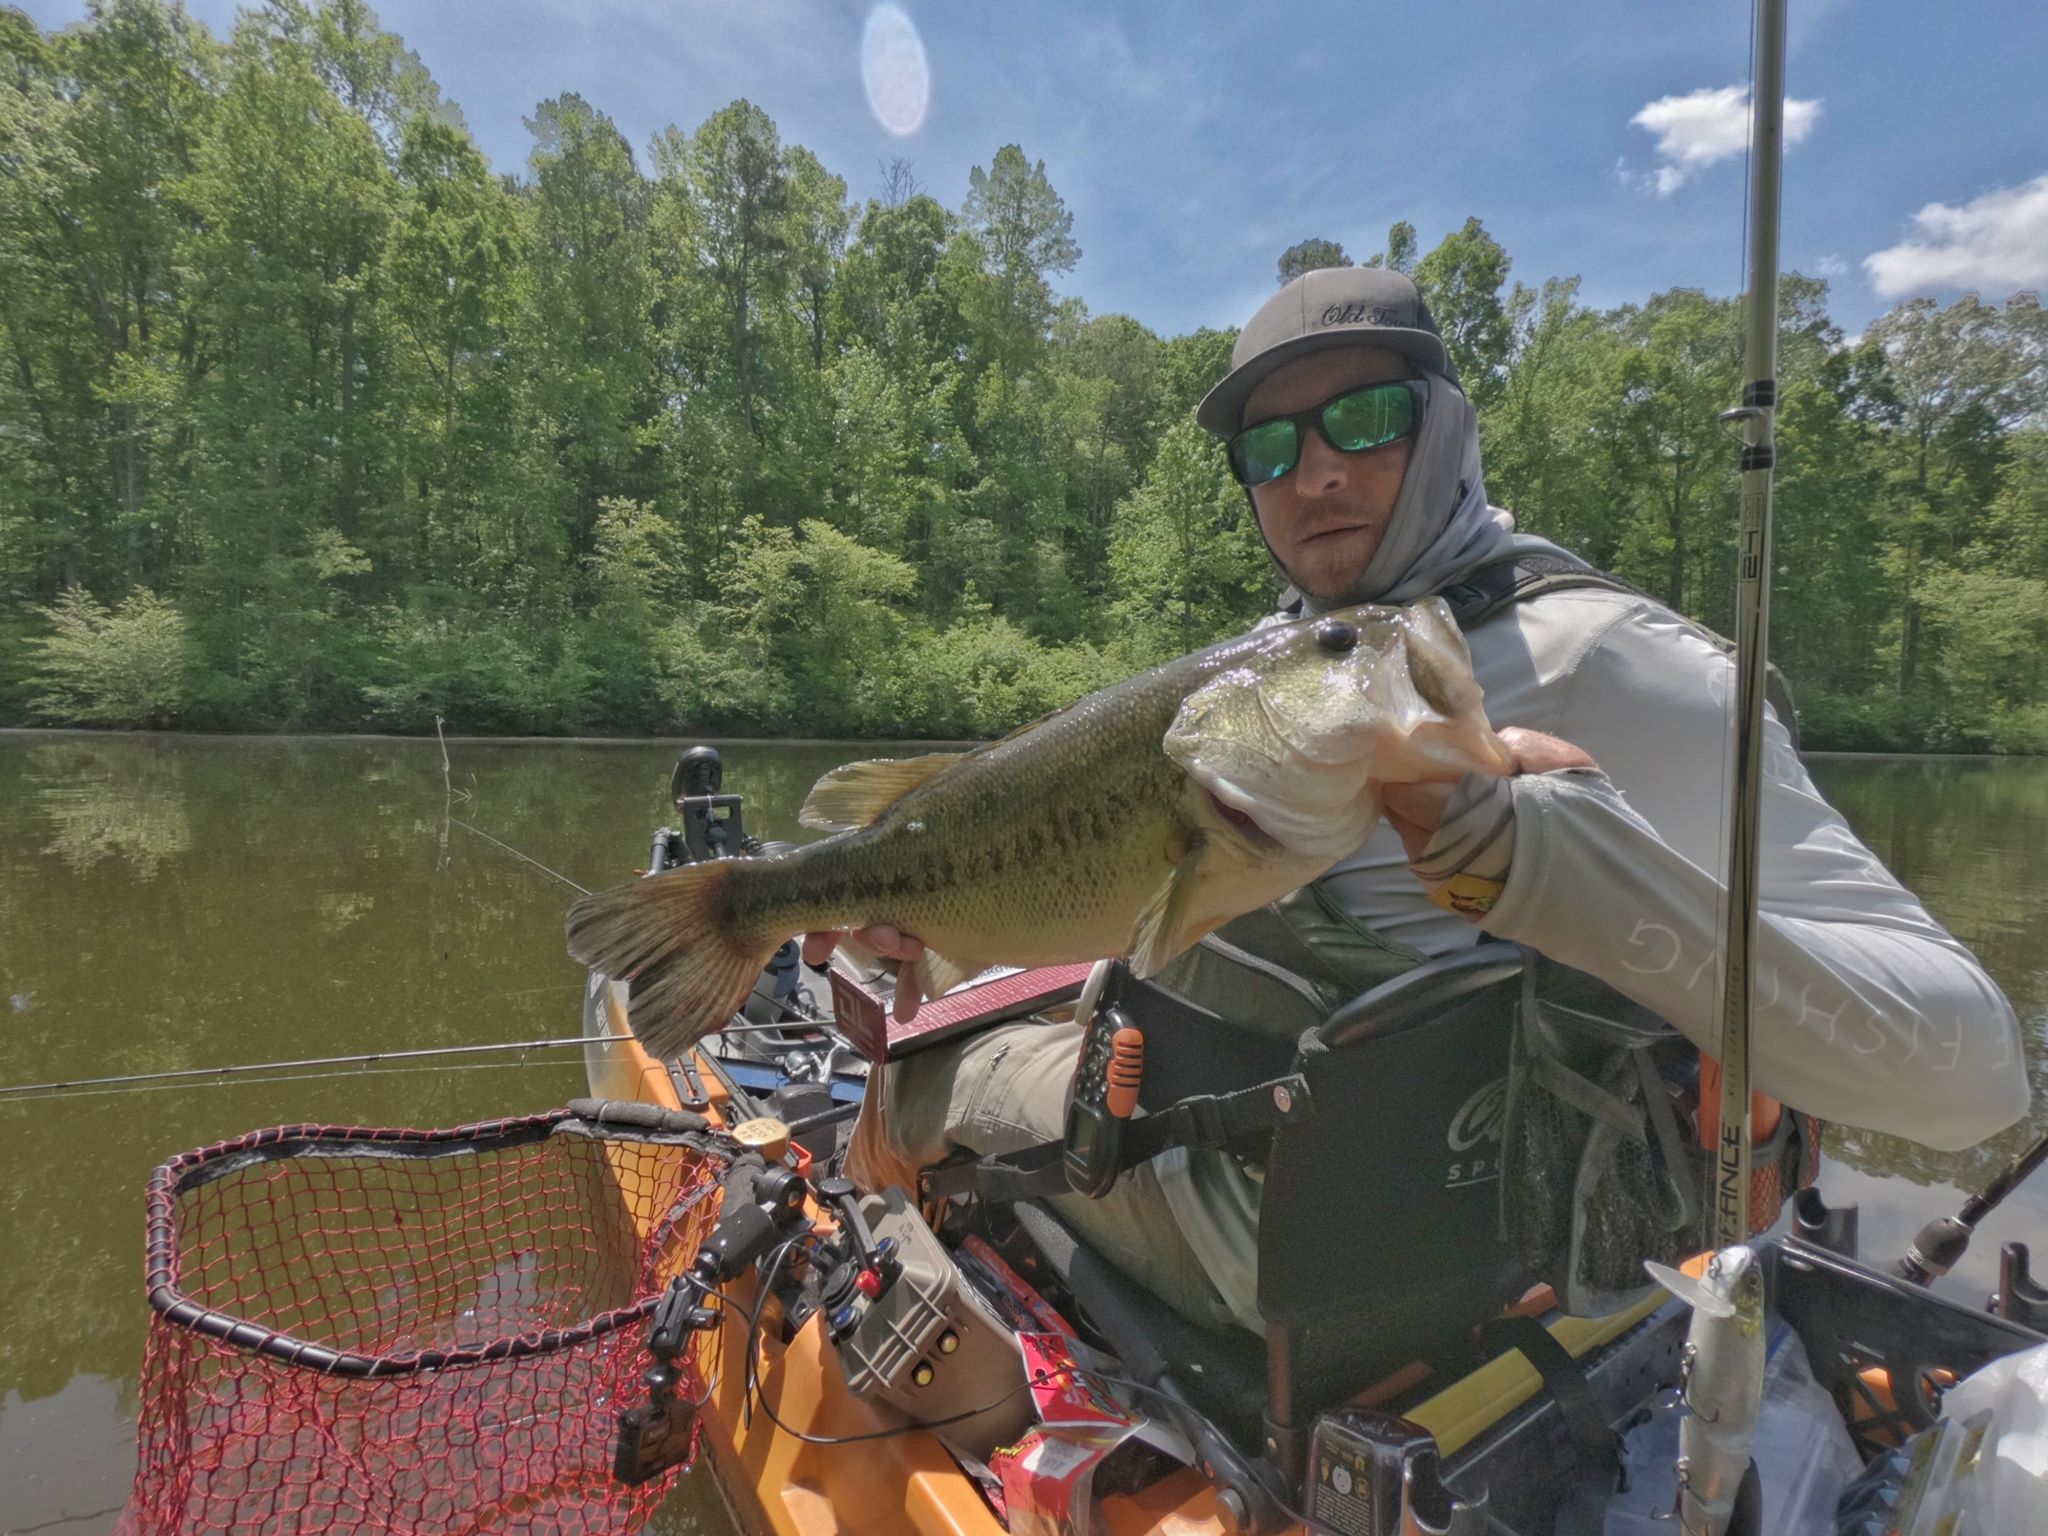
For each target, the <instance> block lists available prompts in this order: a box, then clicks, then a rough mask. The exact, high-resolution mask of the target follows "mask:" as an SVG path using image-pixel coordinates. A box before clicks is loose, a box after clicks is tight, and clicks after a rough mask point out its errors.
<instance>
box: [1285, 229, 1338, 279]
mask: <svg viewBox="0 0 2048 1536" xmlns="http://www.w3.org/2000/svg"><path fill="white" fill-rule="evenodd" d="M1350 265H1351V258H1350V257H1349V256H1346V255H1345V254H1344V247H1343V245H1342V243H1341V242H1339V241H1336V240H1318V239H1315V238H1310V239H1307V240H1298V241H1296V242H1295V243H1294V244H1293V245H1290V246H1289V247H1287V249H1286V250H1284V251H1282V252H1281V253H1280V261H1279V264H1278V266H1279V278H1280V286H1281V287H1282V288H1285V287H1286V286H1287V285H1288V284H1289V283H1291V282H1293V281H1294V280H1295V279H1296V278H1297V277H1300V276H1301V275H1302V274H1303V273H1305V272H1317V271H1320V270H1322V269H1323V268H1324V267H1348V266H1350Z"/></svg>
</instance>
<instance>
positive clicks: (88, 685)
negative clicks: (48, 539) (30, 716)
mask: <svg viewBox="0 0 2048 1536" xmlns="http://www.w3.org/2000/svg"><path fill="white" fill-rule="evenodd" d="M43 618H44V619H45V620H46V621H47V623H48V625H49V628H48V631H47V632H46V633H44V634H40V635H36V636H34V637H32V638H31V639H30V640H29V642H28V645H29V650H30V653H31V654H32V655H33V657H34V658H35V659H34V663H33V686H34V692H33V694H32V696H31V699H30V707H31V708H32V709H33V710H34V711H35V712H36V713H37V714H38V715H40V716H41V717H42V718H43V719H45V720H48V721H51V722H52V723H54V724H57V725H111V726H123V727H130V728H133V727H148V726H162V725H168V724H170V722H171V721H173V720H174V719H176V718H177V716H178V711H179V708H180V706H181V705H182V704H183V702H184V680H185V620H184V616H183V615H182V614H180V613H179V612H178V610H177V609H176V608H175V607H173V606H172V605H171V604H170V603H169V602H167V601H165V600H164V599H163V598H160V597H158V596H157V595H156V594H155V593H154V592H150V591H148V590H146V589H145V590H142V591H138V592H135V593H133V594H131V595H130V596H128V597H127V598H125V599H123V600H122V602H121V604H120V606H119V607H117V608H113V609H108V608H107V607H105V606H104V605H103V604H101V603H99V602H98V601H96V600H95V599H94V598H93V595H92V594H91V593H90V592H87V591H86V590H84V588H82V587H74V588H73V589H72V590H70V591H69V592H66V593H64V594H63V595H62V596H61V597H59V598H58V599H57V601H56V602H54V603H52V604H51V605H50V606H49V607H48V608H46V609H44V610H43Z"/></svg>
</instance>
